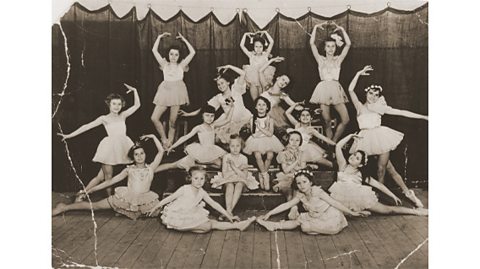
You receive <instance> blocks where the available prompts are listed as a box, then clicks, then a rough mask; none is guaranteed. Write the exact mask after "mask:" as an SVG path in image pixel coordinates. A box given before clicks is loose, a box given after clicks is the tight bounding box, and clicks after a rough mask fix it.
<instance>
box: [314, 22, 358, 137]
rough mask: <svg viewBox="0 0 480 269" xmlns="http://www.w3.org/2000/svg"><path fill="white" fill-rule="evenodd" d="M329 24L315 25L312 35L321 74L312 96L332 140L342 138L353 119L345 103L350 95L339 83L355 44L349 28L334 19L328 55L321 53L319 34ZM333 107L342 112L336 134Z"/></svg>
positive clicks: (326, 43)
mask: <svg viewBox="0 0 480 269" xmlns="http://www.w3.org/2000/svg"><path fill="white" fill-rule="evenodd" d="M325 24H327V22H324V23H322V24H317V25H315V26H314V27H313V30H312V34H311V37H310V47H311V49H312V53H313V57H314V58H315V61H316V62H317V64H318V72H319V74H320V82H319V83H318V84H317V86H316V87H315V90H314V91H313V94H312V97H311V98H310V103H314V104H319V105H320V108H321V110H322V117H323V120H324V127H325V133H326V135H327V137H328V138H330V139H332V140H333V141H338V139H340V137H341V135H342V134H343V131H344V130H345V127H346V126H347V124H348V122H349V121H350V118H349V116H348V111H347V107H346V106H345V103H347V102H348V98H347V95H346V94H345V91H344V90H343V88H342V85H340V83H339V82H338V79H339V77H340V68H341V65H342V62H343V60H344V59H345V57H346V56H347V53H348V51H349V50H350V46H351V44H352V43H351V41H350V38H349V37H348V34H347V32H346V31H345V29H344V28H343V27H341V26H338V25H337V24H336V23H335V22H332V23H331V24H332V25H333V26H335V27H336V28H335V30H334V31H333V33H332V34H331V35H330V36H329V37H328V39H326V40H325V41H324V48H323V50H324V51H325V56H323V55H320V53H319V52H318V48H317V46H316V45H315V37H316V34H317V29H318V28H320V29H322V30H323V29H324V28H323V26H324V25H325ZM336 32H341V33H342V35H343V37H344V38H345V42H344V41H343V40H342V37H341V36H339V35H338V34H337V33H336ZM341 47H343V49H342V52H341V53H340V54H339V55H335V52H336V51H337V49H339V48H341ZM331 106H333V108H334V109H335V110H336V111H337V112H338V114H339V115H340V123H338V125H337V128H336V131H335V134H334V133H333V132H332V127H331V121H332V117H331V115H330V107H331Z"/></svg>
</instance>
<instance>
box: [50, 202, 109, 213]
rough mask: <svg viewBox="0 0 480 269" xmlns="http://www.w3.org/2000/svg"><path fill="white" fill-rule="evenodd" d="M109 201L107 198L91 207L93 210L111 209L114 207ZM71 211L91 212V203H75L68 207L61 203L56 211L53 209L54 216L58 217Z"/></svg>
mask: <svg viewBox="0 0 480 269" xmlns="http://www.w3.org/2000/svg"><path fill="white" fill-rule="evenodd" d="M107 199H108V198H105V199H103V200H101V201H98V202H95V203H92V205H91V207H92V208H93V210H100V209H111V208H112V207H111V206H110V204H109V203H108V201H107ZM70 210H90V203H89V202H79V203H73V204H69V205H66V204H64V203H59V204H57V206H56V207H55V209H53V211H52V216H56V215H58V214H60V213H63V212H66V211H70Z"/></svg>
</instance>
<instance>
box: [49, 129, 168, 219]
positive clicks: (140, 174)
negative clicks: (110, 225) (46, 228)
mask: <svg viewBox="0 0 480 269" xmlns="http://www.w3.org/2000/svg"><path fill="white" fill-rule="evenodd" d="M148 138H151V139H153V141H154V142H155V146H156V147H157V149H158V153H157V155H156V156H155V159H154V160H153V162H152V163H151V164H150V165H148V164H146V163H145V159H146V156H145V151H144V149H143V145H142V144H140V143H137V144H135V145H134V146H132V147H131V148H130V150H129V152H128V155H129V157H130V158H131V159H132V160H133V161H134V164H133V165H131V166H128V167H127V168H125V169H124V170H123V171H122V172H120V174H118V175H116V176H115V177H113V178H112V179H109V180H105V181H104V182H103V183H101V184H99V185H97V186H95V187H93V188H91V189H89V190H87V192H86V194H89V193H92V192H95V191H98V190H101V189H104V188H107V187H109V186H112V185H114V184H116V183H118V182H120V181H122V180H123V179H125V178H126V177H128V183H127V186H126V187H117V188H115V194H114V195H112V196H110V197H108V198H105V199H103V200H101V201H98V202H94V203H92V204H91V205H90V203H89V202H78V203H73V204H69V205H66V204H63V203H59V204H58V205H57V206H56V207H55V209H54V210H53V212H52V215H53V216H55V215H58V214H60V213H62V212H65V211H69V210H91V209H92V208H93V210H101V209H113V210H114V211H115V212H118V213H120V214H123V215H125V216H127V217H129V218H131V219H133V220H136V219H137V218H139V217H140V216H144V215H145V214H146V213H147V212H148V213H149V215H152V216H156V215H158V214H159V211H153V210H151V209H152V208H153V207H154V206H155V205H156V204H157V203H158V194H156V193H155V192H152V191H150V186H151V184H152V180H153V170H154V169H155V168H157V166H158V165H159V164H160V162H161V161H162V157H163V147H162V144H161V143H160V141H159V140H158V139H157V138H156V137H155V135H153V134H150V135H144V136H142V137H141V138H140V139H141V140H145V139H148Z"/></svg>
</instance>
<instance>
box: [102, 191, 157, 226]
mask: <svg viewBox="0 0 480 269" xmlns="http://www.w3.org/2000/svg"><path fill="white" fill-rule="evenodd" d="M107 201H108V203H109V204H110V206H111V207H112V209H113V210H115V212H118V213H120V214H123V215H125V216H127V217H129V218H131V219H133V220H136V219H137V218H138V217H140V216H142V215H145V214H146V213H148V211H150V210H151V209H152V208H153V207H155V206H156V205H157V204H158V203H159V202H160V201H159V200H158V194H156V193H155V192H153V191H148V192H146V193H141V194H139V193H135V192H132V191H129V189H128V187H117V188H115V194H114V195H112V196H110V197H108V199H107ZM159 213H160V209H159V210H158V211H155V212H154V214H152V216H153V217H155V216H158V215H159Z"/></svg>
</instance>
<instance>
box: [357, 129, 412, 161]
mask: <svg viewBox="0 0 480 269" xmlns="http://www.w3.org/2000/svg"><path fill="white" fill-rule="evenodd" d="M358 136H360V137H362V138H360V139H356V140H355V141H354V143H353V145H352V147H351V148H350V153H353V152H355V151H358V150H363V151H365V153H367V154H368V155H379V154H382V153H386V152H389V151H392V150H394V149H396V148H397V146H398V145H399V144H400V142H402V139H403V133H401V132H399V131H395V130H393V129H391V128H388V127H385V126H379V127H376V128H372V129H362V130H360V132H359V133H358Z"/></svg>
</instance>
